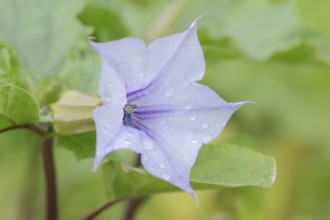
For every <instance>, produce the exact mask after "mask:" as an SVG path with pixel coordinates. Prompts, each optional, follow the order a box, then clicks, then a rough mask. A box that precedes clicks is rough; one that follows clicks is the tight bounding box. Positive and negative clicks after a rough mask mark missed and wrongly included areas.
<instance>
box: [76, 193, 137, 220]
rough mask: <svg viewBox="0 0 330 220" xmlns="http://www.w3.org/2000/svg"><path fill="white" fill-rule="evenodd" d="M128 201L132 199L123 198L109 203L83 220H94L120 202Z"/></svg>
mask: <svg viewBox="0 0 330 220" xmlns="http://www.w3.org/2000/svg"><path fill="white" fill-rule="evenodd" d="M127 199H130V198H129V197H123V198H120V199H116V200H112V201H109V202H107V203H106V204H104V205H103V206H101V207H100V208H98V209H96V210H95V211H93V212H91V213H90V214H88V215H87V216H86V217H84V218H83V219H82V220H92V219H94V218H95V217H96V216H98V215H99V214H101V213H102V212H103V211H105V210H106V209H108V208H110V207H111V206H113V205H115V204H117V203H118V202H120V201H123V200H127Z"/></svg>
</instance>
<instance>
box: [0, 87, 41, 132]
mask: <svg viewBox="0 0 330 220" xmlns="http://www.w3.org/2000/svg"><path fill="white" fill-rule="evenodd" d="M38 119H39V107H38V104H37V103H36V101H35V100H34V99H33V98H32V96H30V95H29V94H28V93H27V92H26V91H25V90H23V89H21V88H19V87H16V86H12V85H5V86H0V128H5V127H8V126H13V125H23V124H28V123H33V122H37V121H38Z"/></svg>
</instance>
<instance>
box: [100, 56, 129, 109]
mask: <svg viewBox="0 0 330 220" xmlns="http://www.w3.org/2000/svg"><path fill="white" fill-rule="evenodd" d="M99 94H100V97H101V99H102V102H103V104H104V105H112V106H113V108H118V109H121V111H122V109H123V107H124V106H125V104H126V89H125V85H124V83H123V81H122V79H121V78H120V76H119V75H118V74H117V70H116V69H114V68H113V67H112V66H111V65H110V64H109V63H108V62H107V61H106V60H104V59H103V58H102V70H101V78H100V82H99Z"/></svg>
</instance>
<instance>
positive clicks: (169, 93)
mask: <svg viewBox="0 0 330 220" xmlns="http://www.w3.org/2000/svg"><path fill="white" fill-rule="evenodd" d="M173 95H174V89H173V88H167V89H165V96H166V97H171V96H173Z"/></svg>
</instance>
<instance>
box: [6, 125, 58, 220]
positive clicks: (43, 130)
mask: <svg viewBox="0 0 330 220" xmlns="http://www.w3.org/2000/svg"><path fill="white" fill-rule="evenodd" d="M21 128H23V129H28V130H30V131H33V132H34V133H36V134H38V135H39V136H40V137H41V138H43V142H42V146H41V150H42V158H43V165H44V171H45V179H46V191H47V196H46V200H47V218H46V219H47V220H57V219H58V214H57V190H56V177H55V175H56V174H55V165H54V155H53V139H52V138H50V137H47V136H48V135H49V134H50V133H51V129H50V128H49V127H48V126H46V125H43V124H25V125H13V126H12V127H8V128H4V129H0V134H1V133H4V132H7V131H11V130H14V129H21Z"/></svg>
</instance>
